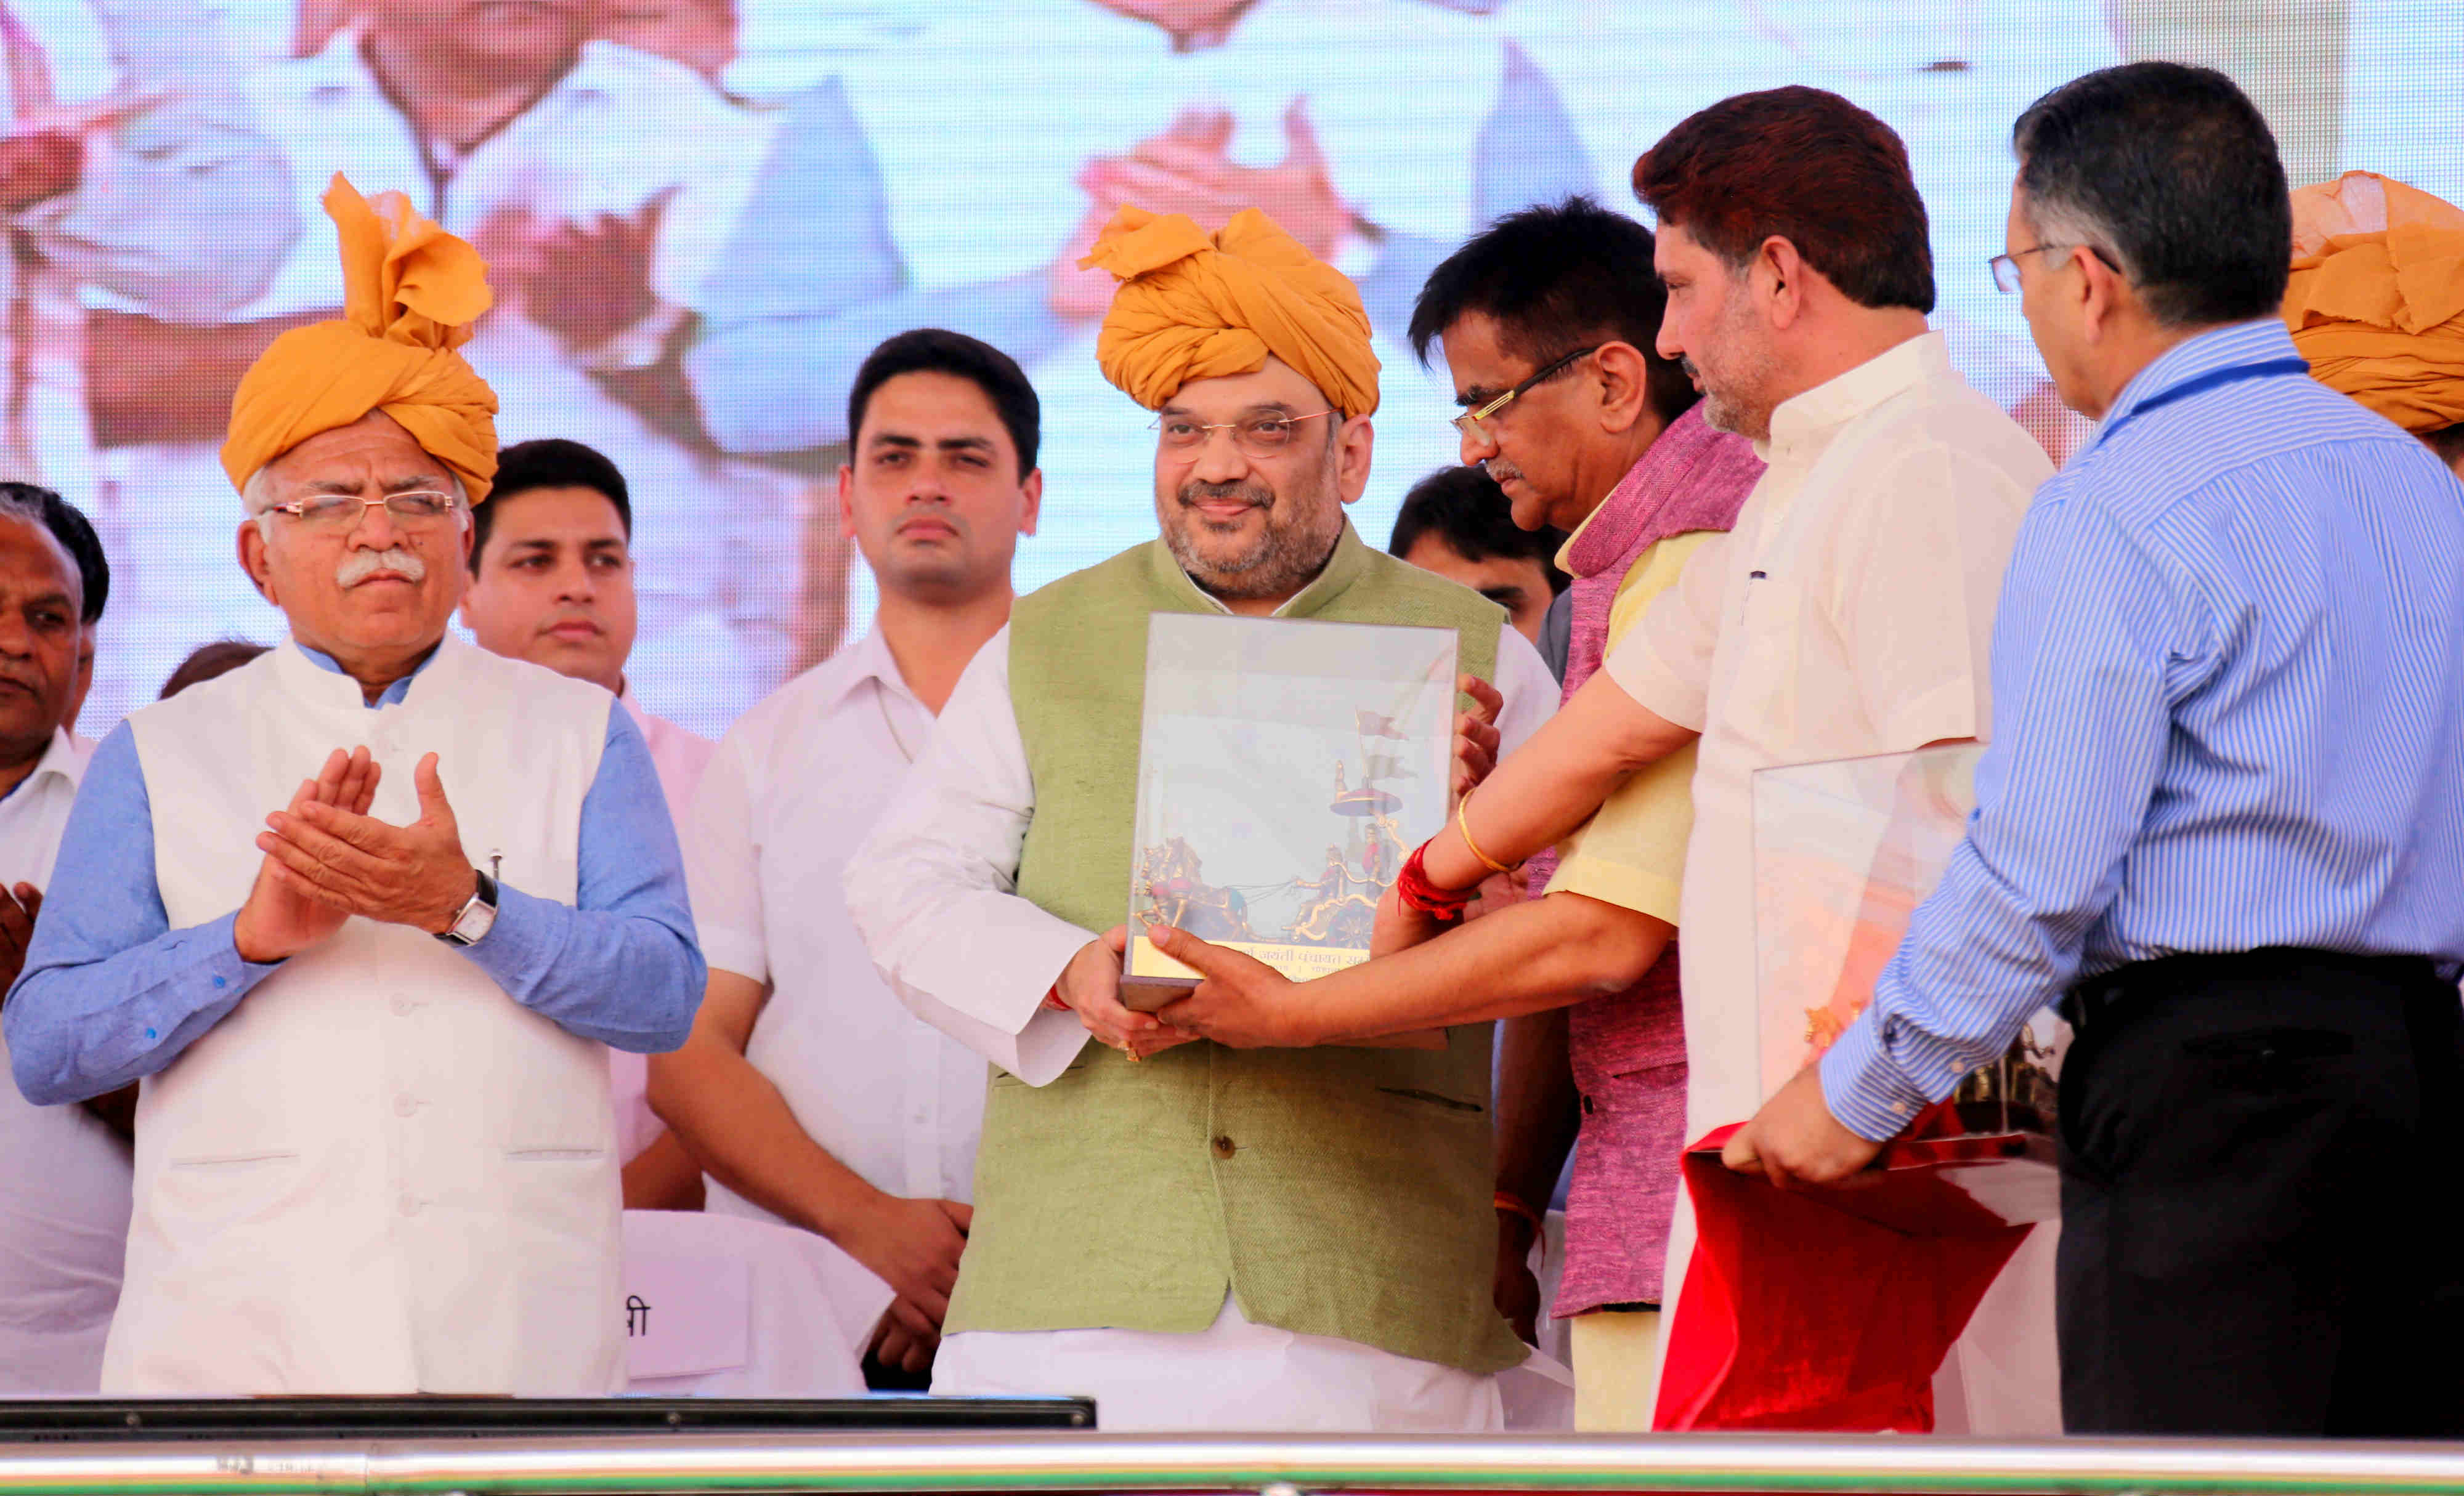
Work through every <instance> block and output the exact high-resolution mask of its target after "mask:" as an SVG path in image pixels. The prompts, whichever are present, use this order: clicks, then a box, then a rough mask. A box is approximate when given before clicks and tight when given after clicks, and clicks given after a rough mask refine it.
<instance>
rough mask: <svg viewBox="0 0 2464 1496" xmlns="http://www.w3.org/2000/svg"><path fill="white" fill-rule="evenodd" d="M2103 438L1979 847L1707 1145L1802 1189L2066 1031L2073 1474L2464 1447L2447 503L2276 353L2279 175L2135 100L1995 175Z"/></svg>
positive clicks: (2039, 132)
mask: <svg viewBox="0 0 2464 1496" xmlns="http://www.w3.org/2000/svg"><path fill="white" fill-rule="evenodd" d="M2014 142H2015V144H2016V147H2017V151H2018V155H2019V174H2018V181H2017V183H2016V185H2015V186H2014V187H2013V190H2012V198H2011V215H2010V224H2009V231H2008V235H2009V237H2008V244H2009V248H2008V252H2007V253H2004V254H2002V255H1999V256H1997V257H1996V258H1995V261H1994V264H1993V267H1992V268H1993V271H1994V274H1995V275H1996V277H1997V278H1998V279H1999V281H2000V283H2001V284H2002V286H2003V287H2004V289H2006V290H2010V291H2015V292H2017V293H2018V294H2019V295H2020V296H2021V297H2022V298H2023V300H2022V308H2023V310H2024V311H2025V313H2026V315H2027V319H2028V323H2029V327H2030V330H2031V331H2032V332H2033V333H2034V334H2035V341H2036V345H2037V346H2038V347H2039V348H2040V349H2042V350H2043V352H2044V355H2045V363H2046V366H2047V367H2048V368H2049V369H2050V370H2051V371H2052V373H2053V376H2054V380H2055V383H2056V385H2057V388H2058V389H2059V390H2060V392H2061V396H2062V399H2063V402H2064V403H2065V404H2067V405H2069V406H2070V407H2072V408H2073V409H2075V410H2077V411H2079V413H2080V414H2081V415H2084V416H2087V417H2088V418H2089V419H2091V420H2095V421H2097V422H2099V423H2100V424H2099V426H2098V428H2097V430H2096V434H2095V436H2094V437H2093V439H2092V440H2091V441H2090V442H2089V443H2088V445H2087V446H2086V447H2085V448H2084V449H2082V450H2081V451H2079V453H2078V454H2077V455H2076V456H2074V457H2073V458H2072V460H2071V462H2070V465H2069V466H2068V467H2067V468H2066V469H2064V470H2063V472H2062V473H2059V474H2058V475H2057V476H2056V477H2055V478H2053V479H2052V480H2051V481H2050V482H2048V483H2047V484H2046V485H2045V486H2044V488H2042V489H2041V490H2040V491H2039V492H2038V494H2037V496H2036V500H2035V504H2034V505H2033V506H2032V507H2031V508H2030V510H2029V512H2028V516H2027V519H2026V522H2025V524H2024V525H2023V527H2022V529H2021V531H2020V536H2019V540H2018V544H2017V547H2016V550H2015V552H2014V553H2013V560H2012V564H2011V571H2010V575H2009V578H2008V580H2007V582H2006V583H2005V589H2004V594H2003V595H2004V600H2005V601H2004V605H2003V607H2002V611H2001V614H2000V617H1999V619H1998V621H1997V626H1996V632H1995V638H1994V649H1993V688H1994V721H1993V729H1994V730H1993V737H1992V746H1991V748H1990V749H1989V750H1988V752H1987V755H1986V758H1985V760H1984V762H1983V765H1982V766H1981V767H1980V768H1979V770H1978V772H1977V790H1978V808H1977V811H1976V814H1975V816H1974V817H1973V818H1972V819H1971V821H1970V822H1969V831H1968V837H1967V840H1966V842H1965V844H1964V845H1962V846H1961V847H1959V849H1958V850H1957V852H1956V853H1955V854H1954V855H1953V857H1952V859H1951V863H1950V868H1949V870H1948V871H1947V873H1946V874H1945V875H1944V878H1943V881H1942V884H1941V886H1940V888H1939V889H1938V890H1937V891H1935V893H1934V895H1933V896H1932V897H1931V898H1930V899H1928V900H1927V901H1926V902H1925V905H1924V906H1923V907H1921V908H1920V909H1919V910H1918V911H1917V913H1916V916H1915V918H1914V920H1913V921H1912V922H1911V923H1910V925H1909V928H1908V935H1907V939H1906V941H1905V942H1904V943H1903V945H1902V947H1901V949H1900V951H1899V954H1898V955H1897V956H1896V957H1894V958H1893V959H1892V961H1891V963H1890V965H1889V966H1888V967H1886V968H1885V969H1884V971H1883V973H1882V976H1881V979H1880V980H1879V981H1878V982H1877V983H1876V986H1875V991H1874V1001H1873V1005H1872V1006H1871V1007H1870V1008H1869V1009H1868V1010H1867V1011H1866V1012H1865V1014H1864V1015H1863V1016H1862V1017H1861V1018H1860V1019H1859V1021H1858V1022H1857V1023H1855V1024H1853V1025H1852V1026H1851V1027H1850V1028H1849V1029H1848V1030H1847V1032H1846V1033H1845V1034H1843V1035H1842V1036H1841V1038H1840V1039H1839V1041H1838V1043H1837V1045H1835V1046H1834V1047H1833V1048H1832V1049H1831V1051H1830V1052H1829V1053H1828V1054H1827V1055H1826V1056H1825V1057H1824V1058H1823V1060H1822V1062H1821V1063H1820V1065H1819V1066H1818V1067H1810V1068H1808V1069H1807V1070H1806V1071H1805V1072H1804V1073H1803V1074H1801V1075H1799V1076H1798V1077H1797V1078H1796V1080H1795V1081H1793V1082H1792V1083H1791V1084H1790V1085H1789V1086H1788V1087H1787V1088H1786V1089H1783V1090H1782V1091H1781V1092H1780V1093H1779V1094H1778V1095H1777V1096H1776V1097H1774V1098H1773V1099H1772V1100H1771V1103H1770V1105H1768V1106H1767V1107H1765V1108H1764V1109H1763V1111H1762V1112H1761V1113H1760V1114H1759V1115H1758V1116H1757V1117H1756V1118H1755V1119H1754V1121H1753V1122H1752V1123H1750V1124H1749V1125H1748V1127H1747V1128H1746V1129H1745V1130H1743V1131H1742V1132H1740V1133H1738V1134H1737V1136H1736V1138H1735V1139H1734V1140H1733V1141H1731V1142H1730V1144H1729V1145H1728V1158H1729V1162H1730V1164H1731V1165H1732V1166H1733V1167H1740V1168H1746V1169H1752V1170H1758V1171H1760V1172H1763V1173H1765V1174H1768V1175H1769V1176H1771V1177H1772V1178H1774V1179H1780V1180H1787V1179H1792V1178H1793V1179H1806V1180H1827V1179H1833V1178H1837V1177H1841V1176H1844V1175H1846V1174H1849V1173H1852V1172H1854V1171H1855V1170H1857V1169H1859V1168H1860V1167H1862V1166H1863V1165H1864V1164H1865V1163H1866V1162H1867V1160H1869V1159H1870V1158H1871V1157H1872V1156H1873V1155H1874V1154H1875V1152H1876V1151H1877V1150H1878V1149H1879V1148H1880V1147H1881V1142H1882V1141H1883V1140H1886V1139H1888V1138H1889V1137H1891V1136H1892V1135H1893V1134H1894V1133H1897V1132H1898V1131H1899V1130H1900V1129H1901V1128H1902V1127H1903V1126H1905V1125H1906V1123H1907V1120H1908V1118H1909V1117H1911V1116H1913V1115H1914V1114H1915V1113H1917V1112H1918V1111H1923V1110H1924V1108H1925V1105H1926V1104H1927V1103H1929V1102H1931V1101H1934V1100H1936V1099H1939V1098H1940V1097H1941V1096H1942V1095H1944V1094H1945V1093H1946V1092H1947V1091H1948V1090H1949V1089H1951V1088H1952V1086H1953V1085H1954V1084H1956V1082H1957V1081H1958V1079H1959V1077H1960V1076H1961V1075H1962V1074H1964V1073H1965V1072H1966V1071H1968V1070H1969V1068H1971V1067H1974V1066H1975V1065H1977V1064H1978V1063H1980V1062H1982V1061H1984V1060H1986V1059H1989V1058H1991V1056H1993V1055H1996V1054H1999V1053H2001V1052H2002V1050H2003V1048H2004V1046H2005V1045H2008V1044H2009V1043H2010V1041H2011V1038H2012V1036H2013V1033H2014V1032H2015V1031H2016V1030H2017V1029H2018V1028H2019V1026H2020V1025H2021V1024H2022V1023H2025V1022H2026V1020H2027V1018H2028V1016H2029V1015H2030V1014H2032V1013H2034V1012H2035V1010H2036V1009H2038V1008H2039V1007H2041V1006H2042V1005H2043V1004H2045V1003H2046V1002H2048V1001H2055V1000H2057V999H2058V1000H2060V1001H2061V1002H2062V1004H2063V1008H2064V1011H2065V1012H2066V1014H2067V1016H2068V1017H2069V1019H2070V1021H2071V1023H2072V1024H2073V1026H2074V1027H2075V1029H2076V1030H2077V1033H2078V1038H2077V1041H2076V1042H2075V1043H2074V1044H2073V1045H2072V1047H2071V1048H2070V1050H2069V1053H2068V1055H2067V1057H2066V1060H2065V1064H2064V1068H2063V1073H2062V1077H2061V1086H2062V1127H2063V1133H2064V1136H2063V1144H2064V1154H2063V1185H2062V1227H2063V1234H2062V1241H2061V1255H2060V1267H2059V1300H2060V1319H2061V1356H2062V1404H2063V1420H2064V1424H2065V1426H2066V1427H2067V1428H2068V1430H2069V1431H2071V1432H2073V1433H2150V1434H2154V1433H2164V1434H2227V1433H2234V1434H2281V1435H2313V1436H2316V1435H2322V1434H2324V1435H2353V1436H2377V1437H2386V1436H2399V1437H2419V1436H2440V1437H2451V1438H2452V1437H2453V1436H2455V1435H2456V1434H2457V1433H2459V1432H2464V1386H2459V1382H2458V1375H2457V1371H2456V1367H2455V1362H2454V1359H2453V1357H2452V1356H2446V1355H2441V1354H2438V1353H2434V1352H2432V1353H2424V1348H2425V1347H2442V1346H2444V1345H2446V1344H2448V1343H2450V1341H2451V1340H2452V1339H2453V1329H2454V1327H2455V1324H2456V1319H2457V1311H2458V1309H2459V1308H2464V1269H2460V1268H2459V1265H2458V1261H2457V1258H2456V1255H2455V1252H2454V1249H2453V1243H2454V1241H2455V1236H2456V1227H2457V1225H2458V1223H2459V1222H2458V1216H2457V1209H2456V1200H2455V1192H2454V1191H2453V1189H2450V1188H2448V1187H2447V1186H2446V1183H2445V1181H2446V1178H2447V1175H2448V1173H2449V1171H2451V1170H2452V1168H2453V1163H2454V1160H2455V1158H2456V1156H2457V1155H2458V1153H2459V1152H2464V1060H2459V1054H2458V1013H2457V1004H2456V997H2455V983H2456V977H2457V973H2458V971H2459V970H2464V900H2459V899H2458V898H2457V897H2456V894H2455V891H2456V889H2457V888H2458V887H2459V886H2464V505H2459V504H2458V503H2457V502H2456V491H2455V485H2454V481H2453V478H2452V477H2450V476H2449V475H2448V473H2446V472H2445V471H2444V470H2443V469H2442V468H2441V467H2440V465H2439V463H2438V460H2437V458H2436V457H2435V456H2434V455H2432V454H2431V452H2430V451H2428V450H2427V449H2425V448H2424V447H2423V446H2422V445H2421V444H2420V443H2418V442H2415V441H2413V440H2412V439H2411V438H2409V437H2408V436H2406V435H2405V433H2404V432H2403V431H2402V430H2401V429H2398V428H2397V427H2395V426H2393V425H2391V424H2389V423H2388V422H2387V421H2386V420H2385V419H2383V418H2382V417H2380V416H2378V415H2375V414H2373V413H2371V412H2369V411H2368V410H2365V409H2364V408H2363V407H2360V406H2357V405H2355V404H2354V403H2352V402H2351V401H2349V400H2346V399H2344V398H2343V397H2342V396H2340V395H2337V394H2335V393H2334V392H2332V391H2330V390H2327V389H2325V388H2322V387H2321V386H2320V385H2318V384H2316V383H2314V382H2313V381H2312V380H2311V379H2310V378H2309V377H2308V367H2307V365H2306V364H2305V363H2303V362H2302V360H2301V359H2300V358H2299V356H2298V355H2297V354H2296V352H2295V349H2294V345H2293V341H2292V340H2291V338H2290V336H2289V335H2288V334H2287V332H2286V330H2285V327H2284V324H2283V322H2282V321H2281V320H2280V319H2278V317H2277V303H2278V300H2279V299H2280V297H2282V295H2283V291H2284V285H2285V277H2286V267H2287V264H2288V263H2289V261H2290V258H2291V253H2290V252H2291V238H2292V230H2291V220H2290V214H2289V211H2288V209H2287V206H2286V192H2285V182H2284V172H2283V168H2282V167H2281V166H2280V165H2278V163H2277V150H2276V143H2275V140H2274V138H2273V137H2272V136H2271V135H2270V134H2269V132H2268V127H2267V124H2266V122H2265V121H2263V120H2262V119H2261V118H2260V116H2259V113H2258V111H2257V109H2256V108H2255V107H2254V106H2253V105H2252V103H2251V102H2250V100H2249V99H2247V98H2245V97H2244V96H2243V94H2242V92H2241V91H2240V89H2238V88H2236V87H2235V86H2234V85H2233V81H2232V80H2231V79H2229V78H2227V77H2225V76H2224V75H2223V74H2220V73H2215V72H2211V71H2209V70H2206V69H2202V68H2191V67H2184V66H2181V65H2179V64H2174V63H2161V62H2145V63H2134V64H2131V65H2129V66H2127V67H2120V68H2109V69H2106V70H2104V71H2102V72H2099V73H2092V74H2089V75H2088V76H2086V77H2081V78H2079V79H2077V80H2075V81H2073V82H2071V83H2068V84H2066V85H2064V86H2063V87H2061V88H2059V89H2057V90H2055V91H2054V92H2053V93H2051V94H2049V95H2047V96H2046V97H2045V98H2043V99H2039V100H2038V101H2037V102H2036V103H2035V105H2034V106H2032V107H2031V108H2030V109H2029V110H2028V112H2027V113H2026V114H2024V115H2022V116H2021V117H2020V119H2019V122H2018V126H2017V129H2016V131H2015V132H2014Z"/></svg>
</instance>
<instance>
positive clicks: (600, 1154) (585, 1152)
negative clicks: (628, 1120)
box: [505, 1148, 607, 1163]
mask: <svg viewBox="0 0 2464 1496" xmlns="http://www.w3.org/2000/svg"><path fill="white" fill-rule="evenodd" d="M606 1156H607V1150H606V1149H605V1148H508V1149H506V1150H505V1159H506V1161H507V1162H509V1163H575V1162H579V1161H581V1160H583V1159H586V1158H605V1157H606Z"/></svg>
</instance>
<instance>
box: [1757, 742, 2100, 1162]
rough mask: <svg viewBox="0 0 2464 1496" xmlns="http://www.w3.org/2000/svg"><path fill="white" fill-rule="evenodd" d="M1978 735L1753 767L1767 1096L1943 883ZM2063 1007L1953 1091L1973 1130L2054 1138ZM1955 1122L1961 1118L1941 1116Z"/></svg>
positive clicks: (1852, 999) (1863, 996)
mask: <svg viewBox="0 0 2464 1496" xmlns="http://www.w3.org/2000/svg"><path fill="white" fill-rule="evenodd" d="M1984 753H1985V749H1984V745H1982V744H1980V743H1973V742H1966V743H1945V744H1938V745H1936V746H1933V747H1929V748H1921V749H1918V750H1916V751H1915V752H1912V753H1898V754H1881V755H1876V756H1873V757H1869V758H1859V759H1831V760H1828V761H1824V762H1819V763H1801V764H1790V765H1787V766H1784V767H1778V768H1769V769H1760V770H1757V771H1755V774H1754V776H1753V814H1754V960H1755V989H1756V1001H1757V1006H1758V1012H1757V1023H1758V1024H1759V1030H1758V1048H1759V1052H1760V1063H1761V1072H1762V1073H1761V1081H1762V1093H1763V1095H1764V1096H1765V1097H1769V1096H1771V1095H1773V1094H1775V1093H1777V1091H1778V1090H1779V1089H1780V1088H1781V1087H1782V1086H1784V1085H1786V1084H1787V1083H1788V1081H1789V1080H1790V1078H1791V1077H1793V1076H1794V1075H1795V1074H1796V1072H1797V1071H1799V1070H1800V1069H1803V1068H1804V1067H1806V1066H1808V1065H1810V1064H1812V1063H1814V1061H1815V1060H1817V1059H1819V1058H1820V1057H1821V1055H1822V1053H1823V1052H1824V1051H1825V1050H1827V1049H1828V1048H1830V1046H1831V1045H1832V1044H1833V1043H1834V1042H1835V1041H1836V1040H1837V1038H1838V1037H1839V1034H1840V1033H1841V1032H1842V1031H1843V1030H1844V1029H1845V1028H1846V1027H1847V1026H1848V1024H1850V1023H1854V1022H1855V1021H1856V1019H1857V1016H1858V1015H1859V1014H1860V1013H1862V1012H1863V1011H1864V1009H1865V1007H1866V1005H1867V1004H1868V1003H1870V1002H1871V1001H1873V993H1874V983H1875V981H1876V980H1877V979H1879V978H1880V977H1881V973H1882V968H1883V967H1884V966H1885V965H1887V964H1888V963H1889V961H1890V959H1891V957H1892V956H1893V955H1894V954H1895V953H1896V952H1897V951H1898V949H1899V946H1900V942H1901V940H1902V938H1903V936H1904V935H1906V934H1907V928H1908V921H1909V919H1910V917H1911V916H1912V915H1913V914H1914V913H1916V909H1917V906H1918V905H1919V904H1921V903H1923V902H1924V901H1925V897H1926V896H1927V895H1928V894H1930V893H1931V892H1932V891H1933V889H1934V886H1935V885H1936V884H1938V883H1940V882H1941V881H1942V875H1943V872H1944V870H1945V869H1947V867H1948V866H1949V864H1950V858H1951V854H1952V853H1953V852H1954V851H1955V850H1957V848H1958V847H1959V845H1960V842H1961V841H1962V840H1963V839H1964V838H1965V837H1966V835H1967V830H1968V819H1969V813H1970V812H1971V811H1973V810H1974V809H1975V808H1976V789H1975V775H1976V764H1977V760H1978V759H1981V758H1982V757H1983V756H1984ZM2058 1045H2059V1033H2058V1027H2057V1021H2056V1019H2055V1017H2054V1015H2053V1013H2052V1012H2051V1011H2050V1010H2048V1011H2046V1012H2043V1013H2040V1014H2038V1015H2037V1016H2036V1017H2035V1019H2034V1020H2033V1021H2032V1022H2031V1023H2030V1024H2029V1026H2028V1028H2027V1029H2026V1030H2024V1031H2022V1032H2021V1034H2020V1035H2019V1037H2018V1039H2017V1040H2016V1041H2015V1042H2014V1043H2013V1045H2012V1047H2011V1049H2010V1050H2009V1051H2008V1052H2007V1053H2006V1054H2004V1056H2003V1057H2002V1058H2001V1059H2000V1060H1997V1061H1995V1062H1993V1063H1991V1064H1989V1065H1986V1066H1983V1067H1979V1068H1978V1069H1976V1070H1974V1071H1972V1072H1971V1073H1970V1074H1969V1076H1968V1078H1967V1079H1966V1080H1964V1081H1963V1082H1961V1084H1960V1086H1959V1088H1958V1089H1957V1090H1955V1091H1954V1092H1953V1093H1952V1095H1951V1097H1950V1098H1949V1104H1950V1111H1951V1112H1952V1113H1953V1115H1954V1116H1955V1118H1956V1123H1957V1127H1956V1132H1957V1133H1960V1134H1964V1135H1976V1136H1984V1135H1995V1134H2028V1135H2045V1136H2050V1135H2051V1133H2052V1132H2053V1128H2054V1125H2055V1114H2054V1072H2055V1069H2056V1068H2057V1065H2056V1063H2055V1053H2056V1050H2057V1047H2058ZM1943 1120H1944V1121H1945V1122H1946V1123H1947V1121H1948V1120H1949V1119H1943Z"/></svg>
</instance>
